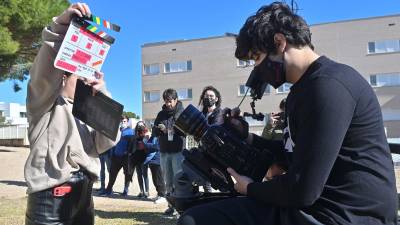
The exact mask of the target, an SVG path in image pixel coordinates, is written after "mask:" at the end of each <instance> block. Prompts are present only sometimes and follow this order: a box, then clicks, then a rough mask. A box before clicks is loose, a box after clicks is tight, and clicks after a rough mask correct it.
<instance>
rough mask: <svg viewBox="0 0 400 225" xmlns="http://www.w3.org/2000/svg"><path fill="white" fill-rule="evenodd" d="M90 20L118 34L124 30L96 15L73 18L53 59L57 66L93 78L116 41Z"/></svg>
mask: <svg viewBox="0 0 400 225" xmlns="http://www.w3.org/2000/svg"><path fill="white" fill-rule="evenodd" d="M87 21H91V22H93V23H95V24H97V25H101V26H103V27H105V28H107V29H110V30H113V31H116V32H119V31H120V29H121V28H120V26H118V25H116V24H113V23H110V22H109V21H107V20H103V19H101V18H100V17H98V16H95V15H91V16H90V17H84V18H79V17H74V18H73V19H72V21H71V23H70V25H69V28H68V31H67V33H66V35H65V38H64V40H63V42H62V44H61V47H60V50H59V51H58V54H57V56H56V59H55V60H54V67H56V68H58V69H61V70H64V71H67V72H69V73H74V74H77V75H79V76H81V77H86V78H91V77H93V76H94V73H95V71H100V69H101V67H102V65H103V63H104V60H105V59H106V56H107V53H108V51H109V50H110V46H111V44H113V43H114V41H115V39H114V38H113V37H112V36H110V35H108V34H107V33H106V32H104V31H101V30H100V29H98V28H97V27H96V26H94V25H91V24H90V23H88V22H87Z"/></svg>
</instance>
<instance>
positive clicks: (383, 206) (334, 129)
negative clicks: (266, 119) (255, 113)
mask: <svg viewBox="0 0 400 225" xmlns="http://www.w3.org/2000/svg"><path fill="white" fill-rule="evenodd" d="M236 40H237V49H236V53H235V55H236V57H237V58H239V59H242V60H248V59H253V60H255V62H256V64H255V67H254V70H253V72H252V73H256V75H257V76H260V77H261V78H262V79H263V81H264V82H267V83H269V84H270V85H272V86H273V87H274V88H278V87H279V86H280V85H282V84H283V83H285V82H289V83H292V84H293V86H292V87H291V91H290V93H289V96H288V97H287V102H286V111H285V114H286V120H287V121H286V124H287V127H286V128H285V129H284V132H285V134H284V136H285V138H284V142H283V143H281V142H279V141H272V140H265V139H263V138H261V137H258V136H256V135H253V134H250V135H249V136H248V137H247V141H248V142H249V143H251V144H252V145H253V146H258V147H264V148H265V149H269V150H271V151H272V152H274V151H279V150H285V151H286V152H287V154H290V155H291V157H287V160H288V165H289V167H288V170H287V172H286V173H284V174H277V175H275V176H274V177H273V178H272V179H271V180H268V181H263V182H254V181H253V180H252V179H251V178H249V177H246V176H243V175H240V174H238V173H236V171H234V170H233V169H231V168H229V169H228V172H229V173H230V174H231V175H232V176H233V177H234V179H235V180H236V183H235V185H234V188H235V189H236V191H238V192H239V193H241V194H243V195H244V197H236V198H230V199H227V200H221V201H216V202H212V203H208V204H203V205H199V206H195V207H193V208H190V209H189V210H187V211H186V212H185V213H184V214H183V215H182V216H181V217H180V219H179V221H178V224H180V225H202V224H218V225H227V224H241V225H246V224H254V225H256V224H257V225H260V224H275V225H277V224H278V225H279V224H374V225H375V224H397V194H396V186H395V176H394V168H393V163H392V158H391V154H390V151H389V146H388V144H387V141H386V137H385V132H384V126H383V122H382V115H381V110H380V106H379V103H378V101H377V98H376V96H375V93H374V91H373V89H372V88H371V86H370V85H369V84H368V82H367V81H366V80H365V79H364V78H363V77H362V76H361V75H360V74H359V73H358V72H357V71H355V70H354V69H353V68H351V67H350V66H347V65H344V64H339V63H336V62H334V61H332V60H330V59H328V58H327V57H325V56H319V55H317V54H316V53H315V52H314V51H313V46H312V44H311V33H310V30H309V27H308V25H307V24H306V23H305V21H304V20H303V19H302V18H301V17H300V16H298V15H296V14H295V13H294V12H292V10H291V9H290V8H289V7H288V6H287V5H286V4H284V3H280V2H279V3H278V2H275V3H272V4H270V5H266V6H264V7H262V8H260V9H259V10H258V11H257V13H256V14H255V15H253V16H250V17H249V18H248V19H247V21H246V22H245V24H244V26H243V27H242V28H241V30H240V33H239V35H238V36H237V39H236ZM253 75H254V74H253ZM237 129H240V127H238V128H237ZM245 132H247V130H243V133H245Z"/></svg>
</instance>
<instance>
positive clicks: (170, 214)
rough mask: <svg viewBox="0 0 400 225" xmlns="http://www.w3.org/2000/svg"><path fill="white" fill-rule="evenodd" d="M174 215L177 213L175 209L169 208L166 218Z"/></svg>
mask: <svg viewBox="0 0 400 225" xmlns="http://www.w3.org/2000/svg"><path fill="white" fill-rule="evenodd" d="M174 213H175V209H174V208H172V207H168V209H167V210H165V211H164V215H166V216H173V215H174Z"/></svg>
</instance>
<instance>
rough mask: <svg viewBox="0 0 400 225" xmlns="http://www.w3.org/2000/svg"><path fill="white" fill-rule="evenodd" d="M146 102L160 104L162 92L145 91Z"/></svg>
mask: <svg viewBox="0 0 400 225" xmlns="http://www.w3.org/2000/svg"><path fill="white" fill-rule="evenodd" d="M143 97H144V102H158V101H160V91H145V92H144V95H143Z"/></svg>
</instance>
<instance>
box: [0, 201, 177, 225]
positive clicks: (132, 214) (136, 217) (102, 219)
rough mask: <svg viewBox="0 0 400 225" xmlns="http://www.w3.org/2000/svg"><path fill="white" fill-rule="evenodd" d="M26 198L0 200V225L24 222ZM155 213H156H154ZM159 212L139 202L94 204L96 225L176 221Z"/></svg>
mask: <svg viewBox="0 0 400 225" xmlns="http://www.w3.org/2000/svg"><path fill="white" fill-rule="evenodd" d="M25 210H26V198H19V199H13V200H10V199H5V198H0V225H22V224H24V220H25ZM154 211H156V212H154ZM159 211H160V210H154V209H153V208H149V207H143V206H141V205H140V202H137V201H132V204H129V205H126V204H124V206H120V205H113V204H112V203H111V204H106V203H104V204H99V205H98V206H97V205H96V204H95V213H96V218H95V224H96V225H139V224H140V225H173V224H176V219H172V218H167V217H164V216H163V215H162V212H159Z"/></svg>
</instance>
